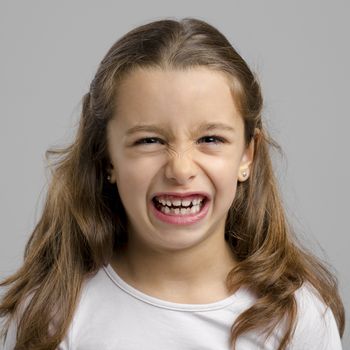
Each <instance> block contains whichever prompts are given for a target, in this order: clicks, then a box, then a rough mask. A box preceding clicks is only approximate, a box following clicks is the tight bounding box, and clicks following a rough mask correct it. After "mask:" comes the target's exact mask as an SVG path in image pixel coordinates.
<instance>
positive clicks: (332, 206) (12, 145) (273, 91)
mask: <svg viewBox="0 0 350 350" xmlns="http://www.w3.org/2000/svg"><path fill="white" fill-rule="evenodd" d="M349 9H350V6H349V2H348V1H345V0H344V1H340V0H336V1H334V0H333V1H316V0H314V1H302V0H299V1H281V0H275V1H273V0H267V1H261V0H255V1H232V0H231V1H226V2H223V1H222V2H220V1H214V2H212V1H210V2H207V3H205V2H204V1H201V2H199V1H198V2H195V1H192V2H191V1H190V2H186V3H185V2H179V1H176V2H175V1H147V2H141V1H140V2H135V1H127V2H124V1H120V2H118V1H87V0H84V1H83V0H75V1H70V2H68V1H57V2H53V1H35V0H32V1H1V2H0V45H1V46H0V50H1V51H0V52H1V55H0V103H1V114H0V116H1V124H0V125H1V127H0V156H1V173H0V179H1V183H0V215H1V217H0V232H1V234H0V278H3V277H5V276H6V275H8V274H10V273H11V272H14V271H15V270H16V269H17V268H18V267H19V266H20V264H21V262H22V254H23V249H24V245H25V242H26V240H27V239H28V237H29V234H30V233H31V231H32V229H33V228H34V225H35V223H36V221H37V220H38V218H39V216H40V212H41V208H42V203H43V197H44V194H45V191H46V188H47V187H46V186H47V183H46V175H45V164H44V153H45V151H46V149H47V148H49V147H50V146H53V145H62V144H67V142H69V140H71V138H72V137H73V135H74V126H75V125H76V123H77V121H78V117H79V111H80V99H81V97H82V95H83V94H84V93H85V92H86V91H87V89H88V87H89V83H90V81H91V79H92V77H93V75H94V73H95V71H96V69H97V65H98V63H99V62H100V60H101V59H102V57H103V56H104V54H105V53H106V52H107V50H108V49H109V47H110V46H111V45H112V44H113V43H114V42H115V41H116V40H117V39H118V38H119V37H120V36H121V35H123V34H124V33H125V32H127V31H128V30H130V29H132V28H133V27H135V26H137V25H140V24H144V23H146V22H148V21H151V20H156V19H160V18H163V17H172V18H175V19H180V18H183V17H188V16H193V17H197V18H200V19H204V20H206V21H208V22H209V23H211V24H213V25H214V26H216V27H217V28H218V29H219V30H220V31H222V32H223V33H224V34H225V35H226V37H227V38H228V39H229V40H230V41H231V43H232V44H233V45H234V47H235V48H237V50H238V52H239V53H240V54H241V55H242V56H243V57H244V58H245V59H246V60H247V62H248V64H249V65H250V66H251V68H252V69H253V70H254V71H256V72H257V73H258V75H259V77H260V80H261V83H262V88H263V93H264V97H265V109H264V115H265V119H266V121H267V123H268V126H269V129H270V132H271V134H272V136H273V137H274V138H275V139H276V140H277V141H278V142H279V143H280V145H281V146H282V148H283V150H284V157H283V158H281V157H277V158H275V164H276V167H277V174H278V177H279V180H280V187H281V190H282V193H283V198H284V202H285V204H286V208H287V213H288V215H289V218H290V220H291V222H292V223H293V224H294V227H295V228H296V230H297V231H298V234H299V236H300V237H301V238H302V239H303V241H304V242H305V244H306V245H307V246H308V247H310V248H312V249H313V250H314V251H315V252H316V253H317V254H318V255H319V256H320V257H321V258H323V259H325V260H326V261H327V262H328V263H330V264H331V265H332V266H333V268H334V270H335V271H336V273H337V276H338V278H339V281H340V288H341V294H342V296H343V299H344V302H345V305H346V308H347V309H349V303H350V298H349V296H350V286H349V282H350V275H349V268H348V266H347V265H349V237H348V236H349V233H350V232H349V228H348V225H347V221H346V220H347V218H348V215H349V213H348V212H349V209H350V208H349V200H350V189H349V187H350V186H349V179H350V166H349V155H348V152H349V149H350V147H349V146H350V145H349V139H348V137H347V136H348V129H349V126H350V123H349V92H350V91H349V81H350V69H349V62H350V57H349V56H350V50H349V34H350V25H349V15H350V13H349V12H350V11H349ZM321 247H322V248H323V250H322V249H321ZM347 319H348V320H349V317H347ZM343 344H344V348H346V344H347V345H349V344H350V338H349V332H348V331H346V336H345V338H344V340H343Z"/></svg>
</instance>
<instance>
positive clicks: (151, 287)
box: [111, 233, 236, 303]
mask: <svg viewBox="0 0 350 350" xmlns="http://www.w3.org/2000/svg"><path fill="white" fill-rule="evenodd" d="M111 265H112V267H113V268H114V269H115V270H116V271H117V273H118V274H119V275H120V276H121V278H123V279H124V280H125V281H126V282H127V283H129V284H131V285H132V286H134V287H135V288H137V289H139V290H141V291H143V292H145V293H148V294H151V295H153V296H157V297H160V298H164V299H168V300H172V301H178V302H180V301H187V302H188V300H192V302H193V301H196V302H198V301H201V302H204V303H205V302H211V301H216V300H220V299H223V298H225V297H227V296H228V295H229V293H228V290H227V288H226V284H225V280H226V276H227V274H228V273H229V271H230V270H231V269H232V268H233V267H234V266H235V265H236V260H235V258H234V255H233V253H232V251H231V249H230V247H229V245H228V243H227V242H226V241H225V239H224V234H223V233H222V234H220V235H219V234H217V235H213V236H211V237H210V239H207V240H206V241H203V242H201V243H200V244H199V245H197V246H196V247H191V248H189V249H184V250H176V251H164V250H154V249H151V248H149V247H146V246H144V245H140V244H139V243H137V242H136V241H133V240H132V239H129V242H128V244H127V246H126V247H125V248H124V249H120V250H118V251H117V252H116V254H115V256H114V258H113V260H112V262H111Z"/></svg>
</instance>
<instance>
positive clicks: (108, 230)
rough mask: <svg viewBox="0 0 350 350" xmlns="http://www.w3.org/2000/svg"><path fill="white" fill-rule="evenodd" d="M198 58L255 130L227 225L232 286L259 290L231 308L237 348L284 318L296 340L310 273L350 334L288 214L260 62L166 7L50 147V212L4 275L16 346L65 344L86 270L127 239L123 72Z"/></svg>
mask: <svg viewBox="0 0 350 350" xmlns="http://www.w3.org/2000/svg"><path fill="white" fill-rule="evenodd" d="M195 67H206V68H208V69H211V70H214V71H217V72H222V73H225V75H226V76H227V78H228V81H229V82H230V86H231V90H232V96H233V99H234V101H235V103H236V105H237V107H238V109H239V112H240V115H241V117H242V119H243V121H244V133H245V143H246V145H249V143H250V142H251V141H252V139H253V138H254V141H255V151H254V161H253V164H252V168H251V172H250V177H249V179H248V180H247V181H244V182H239V183H238V185H237V192H236V196H235V199H234V201H233V203H232V205H231V207H230V209H229V213H228V216H227V220H226V227H225V233H224V234H225V239H226V241H227V243H228V244H229V246H230V248H231V249H232V251H233V253H234V255H235V256H236V258H237V260H238V264H237V265H236V266H235V267H234V268H233V269H232V270H231V271H230V273H229V274H228V276H227V279H226V284H227V287H228V289H229V290H230V291H234V290H236V289H237V288H238V287H240V286H243V285H244V286H246V287H248V288H249V289H250V290H251V291H252V292H254V294H255V295H256V297H257V298H256V302H255V303H254V304H253V305H252V306H251V307H250V308H248V309H247V310H246V311H244V312H243V313H242V314H241V315H240V316H239V317H238V318H237V319H236V320H232V328H231V341H232V348H233V349H234V346H235V343H236V341H237V338H238V337H239V336H240V335H242V334H243V333H245V332H247V331H251V330H259V331H262V332H263V333H264V334H265V335H266V337H268V336H269V335H270V334H271V333H272V331H273V330H274V329H275V327H276V326H278V325H279V324H281V323H282V322H283V324H284V328H283V332H284V333H283V334H282V337H281V340H280V344H279V348H278V350H283V349H286V347H287V345H288V343H289V342H290V341H291V338H292V336H293V332H294V330H295V326H296V320H297V315H298V308H297V303H296V299H295V292H296V290H298V289H299V288H300V287H301V286H302V285H303V283H309V284H310V285H312V286H313V287H314V290H315V291H317V293H318V294H319V296H320V297H321V298H322V300H323V301H324V303H325V304H326V305H327V306H328V307H330V308H331V310H332V312H333V314H334V316H335V319H336V321H337V324H338V328H339V332H340V334H341V335H342V334H343V331H344V308H343V304H342V301H341V299H340V297H339V293H338V286H337V279H336V277H335V276H334V274H333V273H331V272H330V270H329V268H328V267H327V266H326V265H325V263H323V262H322V261H321V260H319V259H318V258H317V257H316V256H314V255H313V254H312V253H311V252H309V251H308V250H307V249H306V248H304V247H303V246H302V245H301V244H300V243H299V242H298V241H297V239H296V236H295V235H294V233H293V230H292V228H291V226H290V225H289V224H288V222H287V219H286V215H285V212H284V209H283V205H282V201H281V198H280V195H279V190H278V184H277V181H276V178H275V175H274V172H273V169H272V163H271V156H270V151H271V149H274V148H276V147H277V148H278V147H279V146H278V145H277V144H276V143H275V142H274V141H273V140H272V138H271V137H270V136H269V135H268V132H267V130H266V128H265V126H264V123H263V121H262V109H263V97H262V93H261V87H260V84H259V81H258V78H257V76H256V74H255V73H253V72H252V71H251V70H250V68H249V67H248V65H247V63H246V62H245V60H244V59H243V58H242V57H241V55H240V54H239V53H238V52H237V51H236V50H235V49H234V48H233V47H232V45H231V44H230V42H229V41H228V40H227V38H226V37H225V36H224V35H223V34H222V33H220V32H219V31H218V30H217V29H216V28H214V27H213V26H211V25H210V24H208V23H206V22H205V21H203V20H199V19H195V18H184V19H182V20H179V21H177V20H174V19H163V20H157V21H153V22H150V23H147V24H143V25H141V26H139V27H137V28H135V29H132V30H131V31H129V32H128V33H126V34H125V35H124V36H122V37H121V38H120V39H119V40H118V41H117V42H116V43H115V44H113V46H112V47H111V48H110V49H109V51H108V52H107V54H106V55H105V57H104V58H103V59H102V61H101V62H100V64H99V67H98V69H97V72H96V74H95V76H94V78H93V80H92V82H91V84H90V89H89V91H88V92H87V93H86V94H85V95H84V96H83V99H82V112H81V116H80V120H79V126H78V130H77V134H76V136H75V138H74V140H73V142H71V143H70V144H69V145H68V146H65V147H62V148H57V147H55V148H50V149H48V150H47V151H46V159H47V161H48V167H49V169H50V175H51V176H50V182H49V186H48V190H47V194H46V198H45V202H44V207H43V210H42V214H41V217H40V219H39V220H38V222H37V224H36V226H35V228H34V230H33V232H32V234H31V236H30V239H29V241H28V242H27V244H26V247H25V253H24V262H23V264H22V266H21V267H20V268H19V269H18V271H17V272H15V273H14V274H13V275H11V276H10V277H7V278H6V279H4V280H3V281H2V282H1V284H0V286H2V287H7V289H6V293H5V294H4V295H3V297H2V299H1V303H0V316H2V317H5V319H6V320H7V322H6V324H5V327H4V328H3V330H4V331H3V336H5V335H6V330H7V328H8V325H9V323H10V321H11V320H12V319H14V318H15V317H18V323H19V324H18V329H17V343H16V347H15V350H31V349H33V350H34V349H35V350H44V349H45V350H48V349H49V350H50V349H52V350H53V349H55V348H56V347H57V346H58V344H59V343H60V341H61V340H62V339H63V337H64V336H65V334H66V332H67V329H68V327H69V325H70V322H71V320H72V318H73V315H74V311H75V309H76V305H77V303H78V301H79V296H80V293H81V289H82V285H83V282H84V280H86V279H87V278H89V277H90V276H93V275H94V274H95V273H96V272H97V271H98V270H99V269H100V268H101V267H102V266H103V265H105V264H107V263H108V262H109V261H110V259H111V257H112V254H113V251H114V250H115V249H116V248H117V247H118V245H123V244H125V243H126V242H127V240H128V236H127V235H128V233H127V230H126V229H125V228H126V227H127V216H126V213H125V210H124V208H123V204H122V202H121V199H120V196H119V194H118V189H117V186H116V185H115V184H110V183H109V182H108V181H107V179H106V178H107V170H106V169H107V167H108V165H109V163H110V161H109V155H108V152H107V138H106V126H107V124H108V122H109V120H110V119H111V118H112V117H113V115H115V112H116V109H117V107H118V106H117V102H116V96H117V94H118V87H119V84H120V82H121V81H122V79H123V78H124V77H125V76H126V75H127V74H128V73H130V72H131V71H133V70H134V69H136V68H159V69H174V70H185V69H191V68H195Z"/></svg>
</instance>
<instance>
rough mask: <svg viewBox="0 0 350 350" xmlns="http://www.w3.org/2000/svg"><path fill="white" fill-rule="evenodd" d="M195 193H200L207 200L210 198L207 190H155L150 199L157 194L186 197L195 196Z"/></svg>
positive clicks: (157, 195)
mask: <svg viewBox="0 0 350 350" xmlns="http://www.w3.org/2000/svg"><path fill="white" fill-rule="evenodd" d="M195 195H201V196H203V197H206V199H207V200H210V199H211V198H210V194H209V193H207V192H203V191H191V192H157V193H153V195H152V197H151V199H153V198H154V197H159V196H175V197H179V198H186V197H190V196H195Z"/></svg>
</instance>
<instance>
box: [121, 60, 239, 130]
mask: <svg viewBox="0 0 350 350" xmlns="http://www.w3.org/2000/svg"><path fill="white" fill-rule="evenodd" d="M116 117H117V119H119V120H120V121H122V122H123V123H126V124H127V125H128V126H130V125H134V124H135V123H136V124H137V123H141V122H162V123H168V122H171V121H172V122H174V121H177V122H186V123H189V122H193V123H197V122H203V120H204V119H205V120H206V121H208V122H215V121H221V122H223V121H225V119H226V121H228V122H230V121H235V120H236V119H237V118H239V113H238V110H237V108H236V105H235V103H234V99H233V95H232V91H231V88H230V84H229V81H228V77H227V76H226V75H225V74H224V73H221V72H218V71H214V70H210V69H208V68H205V67H196V68H191V69H187V70H177V69H167V70H163V69H160V68H147V69H145V68H137V69H136V70H134V71H132V72H131V73H129V74H128V75H127V76H126V77H125V78H124V79H123V80H122V81H121V83H120V85H119V87H118V92H117V96H116Z"/></svg>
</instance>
